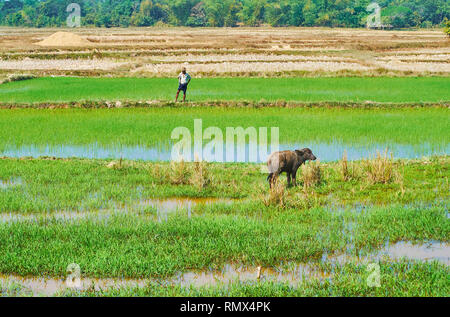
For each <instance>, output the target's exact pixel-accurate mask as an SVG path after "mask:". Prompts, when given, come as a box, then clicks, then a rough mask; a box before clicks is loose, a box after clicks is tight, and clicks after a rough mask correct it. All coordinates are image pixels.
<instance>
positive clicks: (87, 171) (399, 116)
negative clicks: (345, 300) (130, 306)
mask: <svg viewBox="0 0 450 317" xmlns="http://www.w3.org/2000/svg"><path fill="white" fill-rule="evenodd" d="M72 31H73V32H75V33H77V34H78V35H80V36H81V37H82V39H83V41H82V42H84V43H85V44H86V45H82V44H80V47H76V46H65V47H60V46H58V43H56V42H54V43H53V44H52V45H56V46H46V45H41V44H42V43H44V44H45V43H48V41H45V40H48V38H49V36H51V35H52V33H54V32H55V30H54V29H16V28H6V29H4V28H0V42H2V46H1V47H0V81H1V82H2V83H1V84H0V296H259V297H264V296H345V297H348V296H444V297H448V296H450V282H449V276H450V274H449V273H450V271H449V256H450V248H449V243H450V222H449V221H450V213H449V203H450V185H449V177H450V157H449V154H450V142H449V140H450V130H449V128H448V127H449V122H450V121H449V100H450V91H449V90H448V86H449V83H450V81H449V76H448V74H449V72H450V69H449V66H450V63H448V60H449V56H450V50H449V42H448V40H447V39H446V38H445V36H444V35H443V34H442V32H441V31H437V30H419V31H374V30H357V29H355V30H347V29H337V28H336V29H325V28H324V29H322V28H317V29H313V28H286V29H281V28H251V29H249V28H232V29H227V30H219V29H214V30H212V29H200V28H199V29H184V28H183V29H180V28H168V29H165V28H146V29H140V28H132V29H108V30H104V29H88V28H82V29H73V30H72ZM69 35H70V34H69ZM186 38H189V41H188V42H189V45H188V46H186V43H185V41H184V40H185V39H186ZM43 40H44V41H43ZM181 40H183V41H181ZM42 41H43V42H42ZM82 42H80V43H82ZM66 44H67V43H66ZM182 65H184V66H187V67H188V72H189V73H190V74H191V76H192V77H193V81H192V84H191V86H190V88H189V91H188V97H187V100H188V102H187V103H186V104H183V105H179V104H175V103H173V102H172V100H173V98H174V94H175V92H176V87H177V85H176V84H177V82H176V78H175V76H174V74H175V75H176V74H177V73H178V72H179V68H180V67H181V66H182ZM174 78H175V79H174ZM174 89H175V91H174ZM199 119H201V127H200V129H199V130H196V122H198V120H199ZM229 127H232V128H237V127H242V129H243V130H244V129H250V130H248V132H249V133H248V135H245V136H244V142H240V143H239V142H238V141H237V142H236V147H234V146H233V149H232V154H233V157H232V158H231V157H230V159H229V158H228V157H227V155H226V152H229V149H228V148H227V145H226V142H225V146H223V147H220V146H219V147H217V148H215V151H216V150H217V151H218V152H220V150H223V155H222V156H220V155H217V156H216V155H215V154H216V152H214V156H213V159H209V157H208V156H207V155H203V157H202V159H203V160H198V162H191V161H189V160H185V161H174V160H171V159H172V158H173V157H172V149H173V148H174V146H175V145H176V144H177V142H178V141H179V139H177V138H175V137H172V135H173V134H175V135H176V134H177V133H176V131H177V130H176V129H177V128H178V129H180V128H181V129H182V130H183V131H186V130H188V131H189V133H191V136H194V134H197V135H198V134H199V133H198V131H200V135H201V136H202V139H203V143H202V144H201V146H196V143H195V142H194V141H193V140H192V139H191V140H189V142H186V144H188V145H191V148H190V150H189V151H187V153H188V154H191V155H190V156H191V157H192V158H195V156H196V155H198V154H199V151H200V152H202V154H205V152H206V153H207V151H206V149H208V148H207V145H208V142H209V141H210V140H211V133H209V132H211V131H212V130H211V129H209V128H212V129H213V131H215V132H217V131H220V132H221V133H222V137H223V140H224V141H226V137H227V128H229ZM264 128H267V134H266V135H265V136H266V137H267V138H264V133H260V131H261V129H264ZM272 128H276V129H278V130H277V132H278V133H279V134H278V137H276V134H277V133H276V132H275V130H272ZM197 129H198V126H197ZM208 129H209V130H208ZM252 129H254V130H252ZM174 131H175V133H174ZM178 131H179V130H178ZM196 131H197V132H196ZM207 131H209V132H208V133H207ZM254 131H256V132H257V136H256V139H255V138H253V139H250V135H252V133H253V132H254ZM218 134H220V133H218ZM233 138H234V137H233ZM233 141H234V140H233ZM275 141H278V143H279V148H278V149H280V150H295V149H302V148H306V147H308V148H310V149H311V150H312V152H313V153H314V154H315V156H317V158H318V160H316V161H309V162H307V163H306V164H304V165H303V166H302V167H301V168H300V169H299V171H298V175H297V185H296V186H287V180H286V176H285V175H284V174H283V175H282V176H281V177H280V179H279V181H278V182H277V183H276V184H274V186H273V188H272V189H270V190H269V184H268V182H267V176H268V174H267V169H264V168H263V167H264V165H265V164H263V163H265V161H266V159H267V155H268V154H269V153H271V152H272V151H274V150H275V148H273V147H271V145H272V143H275ZM231 143H234V142H231ZM261 144H262V145H264V146H263V147H262V148H263V151H260V150H261V149H259V150H258V155H257V156H251V155H253V154H254V153H255V152H256V150H255V147H257V146H260V145H261Z"/></svg>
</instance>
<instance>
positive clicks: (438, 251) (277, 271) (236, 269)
mask: <svg viewBox="0 0 450 317" xmlns="http://www.w3.org/2000/svg"><path fill="white" fill-rule="evenodd" d="M449 256H450V246H449V245H448V244H446V243H442V242H439V241H430V242H428V243H425V244H413V243H411V242H408V241H400V242H397V243H394V244H390V243H389V242H387V243H386V245H385V247H384V248H382V249H381V250H379V251H376V252H373V253H370V254H368V255H365V256H359V257H355V256H351V255H349V254H343V255H339V256H335V255H328V254H327V253H326V252H324V254H323V256H322V260H321V263H330V264H331V265H332V267H331V269H330V270H329V271H324V270H322V269H321V268H320V266H318V265H317V263H314V262H309V263H293V262H290V263H286V264H285V265H283V266H279V267H261V266H242V265H236V264H226V265H224V266H223V268H222V269H221V270H204V271H187V272H180V273H178V274H177V275H176V276H174V277H170V278H166V279H160V278H148V279H145V278H142V279H124V278H86V277H82V278H81V280H80V283H79V285H78V286H77V288H72V289H71V290H95V291H100V290H106V289H111V288H113V289H118V288H124V287H140V288H143V287H146V286H148V285H149V284H150V283H152V282H155V283H158V284H159V285H178V286H182V287H190V286H193V287H202V286H206V287H208V286H218V285H229V284H230V283H236V282H243V283H259V282H262V281H268V282H275V283H276V282H278V283H287V284H289V285H291V286H293V287H298V286H300V284H301V283H302V282H304V281H308V280H319V281H323V280H328V281H329V282H330V283H332V282H333V274H334V272H335V268H336V264H339V265H344V264H346V263H355V264H357V265H367V264H369V263H373V262H378V261H380V260H382V259H386V258H388V259H391V260H394V261H397V260H399V259H402V258H406V259H408V260H416V261H435V260H436V261H440V262H442V263H444V264H446V265H450V263H449ZM17 284H19V285H21V287H22V288H23V289H22V290H21V293H22V294H27V295H31V296H33V295H34V296H51V295H55V294H57V293H59V292H64V291H65V290H68V289H69V288H68V285H67V283H66V281H65V279H64V278H51V277H48V278H46V277H21V276H16V275H1V274H0V294H1V293H2V292H3V293H5V294H8V290H10V289H13V290H12V291H9V293H10V294H12V295H14V294H13V293H12V292H14V291H15V290H17V289H18V288H17Z"/></svg>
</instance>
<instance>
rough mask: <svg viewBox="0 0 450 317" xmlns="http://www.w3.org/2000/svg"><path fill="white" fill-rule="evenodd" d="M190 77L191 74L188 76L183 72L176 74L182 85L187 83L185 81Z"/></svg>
mask: <svg viewBox="0 0 450 317" xmlns="http://www.w3.org/2000/svg"><path fill="white" fill-rule="evenodd" d="M190 79H191V76H189V74H188V73H186V74H183V72H181V73H180V75H178V80H179V82H180V84H182V85H184V84H187V82H188V81H189V80H190Z"/></svg>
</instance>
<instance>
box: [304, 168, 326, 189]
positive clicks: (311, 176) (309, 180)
mask: <svg viewBox="0 0 450 317" xmlns="http://www.w3.org/2000/svg"><path fill="white" fill-rule="evenodd" d="M302 180H303V188H304V189H305V190H307V189H308V188H311V187H314V186H317V185H319V184H320V183H321V182H322V171H321V169H320V161H315V162H309V163H308V164H305V165H302Z"/></svg>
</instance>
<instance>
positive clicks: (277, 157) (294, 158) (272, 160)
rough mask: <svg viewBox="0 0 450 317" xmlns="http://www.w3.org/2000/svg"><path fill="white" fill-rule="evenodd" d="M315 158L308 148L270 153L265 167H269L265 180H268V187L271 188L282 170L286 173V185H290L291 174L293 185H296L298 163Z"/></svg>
mask: <svg viewBox="0 0 450 317" xmlns="http://www.w3.org/2000/svg"><path fill="white" fill-rule="evenodd" d="M316 159H317V158H316V156H315V155H314V154H313V153H312V151H311V150H310V149H308V148H305V149H303V150H295V151H280V152H274V153H272V154H270V156H269V158H268V159H267V167H268V168H269V176H268V177H267V180H268V181H269V185H270V188H272V184H273V183H274V182H275V180H276V179H277V178H278V175H280V174H281V173H283V172H286V174H287V182H288V186H290V185H291V176H292V180H293V183H294V186H295V185H297V181H296V176H297V170H298V168H299V167H300V165H302V164H303V163H305V162H306V161H308V160H312V161H315V160H316Z"/></svg>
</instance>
